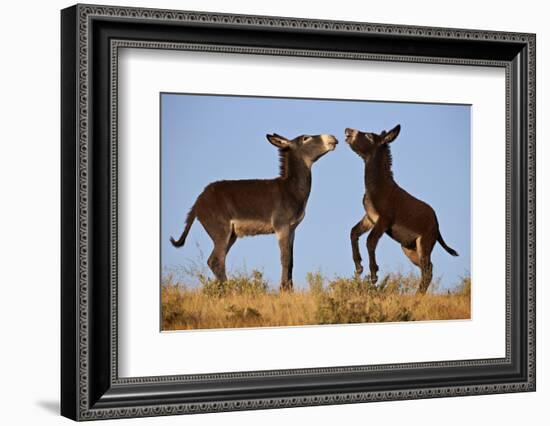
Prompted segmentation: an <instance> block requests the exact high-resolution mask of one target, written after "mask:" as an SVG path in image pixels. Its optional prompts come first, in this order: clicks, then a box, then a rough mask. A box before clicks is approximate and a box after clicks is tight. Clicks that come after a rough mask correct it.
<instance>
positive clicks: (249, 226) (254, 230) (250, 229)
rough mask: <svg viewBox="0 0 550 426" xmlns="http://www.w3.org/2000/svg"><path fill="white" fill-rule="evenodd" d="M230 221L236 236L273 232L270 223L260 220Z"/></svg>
mask: <svg viewBox="0 0 550 426" xmlns="http://www.w3.org/2000/svg"><path fill="white" fill-rule="evenodd" d="M231 223H232V225H233V230H234V231H235V235H237V237H246V236H253V235H265V234H273V232H274V231H273V226H272V225H271V223H266V222H264V221H260V220H254V219H236V220H233V221H232V222H231Z"/></svg>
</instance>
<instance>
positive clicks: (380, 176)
mask: <svg viewBox="0 0 550 426" xmlns="http://www.w3.org/2000/svg"><path fill="white" fill-rule="evenodd" d="M370 161H372V163H370V166H369V165H367V167H366V169H365V172H366V175H365V176H367V179H368V180H369V181H370V182H372V183H374V182H380V181H381V180H387V179H390V180H393V171H392V163H393V159H392V155H391V150H390V147H389V146H388V145H383V146H381V147H380V148H379V150H378V152H377V153H376V154H375V156H374V157H373V158H371V160H370Z"/></svg>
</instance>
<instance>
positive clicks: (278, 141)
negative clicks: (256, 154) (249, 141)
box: [265, 133, 291, 149]
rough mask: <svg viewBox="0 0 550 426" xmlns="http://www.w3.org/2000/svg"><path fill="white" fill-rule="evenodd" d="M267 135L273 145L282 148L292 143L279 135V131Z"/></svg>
mask: <svg viewBox="0 0 550 426" xmlns="http://www.w3.org/2000/svg"><path fill="white" fill-rule="evenodd" d="M265 137H266V138H267V140H268V141H269V142H270V143H271V144H272V145H275V146H276V147H277V148H280V149H284V148H288V147H289V146H290V143H291V142H290V141H289V140H288V139H287V138H285V137H284V136H281V135H278V134H277V133H273V134H272V135H270V134H267V135H265Z"/></svg>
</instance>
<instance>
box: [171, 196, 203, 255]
mask: <svg viewBox="0 0 550 426" xmlns="http://www.w3.org/2000/svg"><path fill="white" fill-rule="evenodd" d="M196 217H197V214H196V212H195V206H193V207H191V210H189V213H187V219H186V220H185V229H184V230H183V233H182V234H181V237H180V238H179V240H177V241H176V240H174V238H172V237H170V242H171V243H172V245H173V246H174V247H181V246H182V245H184V244H185V239H186V238H187V234H189V230H190V229H191V225H193V222H194V220H195V218H196Z"/></svg>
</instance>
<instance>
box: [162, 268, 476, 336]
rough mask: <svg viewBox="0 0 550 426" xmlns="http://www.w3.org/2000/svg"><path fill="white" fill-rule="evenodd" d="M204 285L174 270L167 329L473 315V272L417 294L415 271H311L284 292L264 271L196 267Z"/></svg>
mask: <svg viewBox="0 0 550 426" xmlns="http://www.w3.org/2000/svg"><path fill="white" fill-rule="evenodd" d="M195 276H196V278H198V280H199V282H200V286H198V287H196V288H190V287H188V286H186V285H185V283H182V282H179V281H176V280H175V279H174V278H173V276H172V275H166V276H165V277H164V278H163V283H162V289H161V303H162V329H163V330H190V329H209V328H210V329H211V328H238V327H274V326H296V325H318V324H350V323H380V322H397V321H423V320H450V319H469V318H470V286H471V282H470V278H469V277H464V278H463V279H462V280H461V282H459V283H457V285H456V287H455V288H454V289H452V290H445V291H442V292H440V291H438V290H437V282H436V283H432V285H431V286H430V290H429V291H428V293H427V294H426V295H423V296H420V295H418V296H417V295H416V294H415V291H416V288H417V287H418V282H419V279H418V277H416V276H414V275H413V274H409V275H403V274H390V275H387V276H385V277H384V278H383V279H382V280H380V281H379V283H378V285H372V284H371V283H370V281H369V280H368V279H367V278H361V277H353V278H340V277H337V278H334V279H331V280H329V279H327V278H325V277H323V276H322V275H321V274H320V273H309V274H308V275H307V289H297V290H294V292H292V293H280V292H279V291H278V290H273V289H271V288H270V286H269V284H268V283H267V281H266V280H265V279H264V277H263V275H262V273H261V272H260V271H256V270H254V271H252V272H251V273H237V274H233V275H231V276H230V277H229V279H228V280H227V281H226V282H225V283H219V282H217V281H215V280H211V279H209V278H208V277H207V276H206V275H205V274H202V273H198V272H196V271H195Z"/></svg>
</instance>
